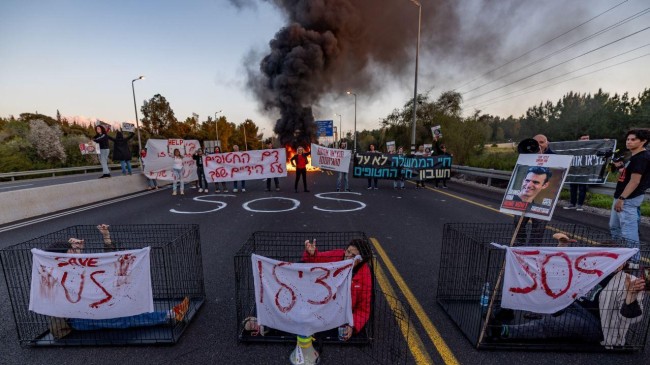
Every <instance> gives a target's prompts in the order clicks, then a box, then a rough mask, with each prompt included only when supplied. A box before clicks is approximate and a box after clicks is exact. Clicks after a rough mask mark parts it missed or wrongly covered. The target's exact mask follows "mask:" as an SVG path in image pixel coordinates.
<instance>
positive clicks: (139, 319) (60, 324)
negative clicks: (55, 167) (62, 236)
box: [45, 224, 190, 339]
mask: <svg viewBox="0 0 650 365" xmlns="http://www.w3.org/2000/svg"><path fill="white" fill-rule="evenodd" d="M97 229H98V230H99V232H100V233H101V234H102V237H103V241H104V250H108V251H114V250H115V245H114V243H113V242H112V240H111V238H110V232H109V225H107V224H100V225H98V226H97ZM84 247H85V240H84V239H79V238H75V237H70V238H69V239H68V241H67V242H55V243H53V244H51V245H49V246H48V247H47V248H46V249H45V251H48V252H60V253H69V254H82V253H83V250H84ZM189 306H190V299H189V298H188V297H185V298H184V299H183V301H181V302H180V303H179V304H177V305H175V306H174V307H172V308H171V309H169V310H166V311H154V312H146V313H142V314H137V315H133V316H129V317H118V318H109V319H82V318H67V319H66V318H56V317H49V324H50V326H49V327H50V331H51V332H52V335H53V336H54V337H55V338H57V339H61V338H63V337H65V336H67V335H69V334H70V333H71V332H72V330H77V331H93V330H100V329H125V328H132V327H149V326H158V325H166V324H174V323H177V322H182V321H183V320H184V319H185V315H186V313H187V311H188V309H189Z"/></svg>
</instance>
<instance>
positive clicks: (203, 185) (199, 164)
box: [192, 148, 208, 193]
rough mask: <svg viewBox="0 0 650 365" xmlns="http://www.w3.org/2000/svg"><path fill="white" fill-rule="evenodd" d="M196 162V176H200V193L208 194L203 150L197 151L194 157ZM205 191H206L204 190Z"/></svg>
mask: <svg viewBox="0 0 650 365" xmlns="http://www.w3.org/2000/svg"><path fill="white" fill-rule="evenodd" d="M192 158H193V159H194V162H196V175H197V176H198V182H197V184H198V185H199V193H202V192H203V191H205V192H206V193H207V192H208V182H207V181H206V180H205V171H204V169H203V160H204V156H203V150H202V149H200V148H199V149H197V150H196V152H195V153H194V155H192ZM204 189H205V190H204Z"/></svg>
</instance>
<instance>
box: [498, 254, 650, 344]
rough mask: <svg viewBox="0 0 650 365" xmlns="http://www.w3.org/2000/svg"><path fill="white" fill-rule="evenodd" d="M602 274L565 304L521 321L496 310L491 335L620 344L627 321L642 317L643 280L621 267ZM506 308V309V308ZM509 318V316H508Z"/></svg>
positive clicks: (499, 337)
mask: <svg viewBox="0 0 650 365" xmlns="http://www.w3.org/2000/svg"><path fill="white" fill-rule="evenodd" d="M625 265H626V264H623V265H621V266H620V267H619V268H618V269H617V270H616V271H615V272H613V273H612V274H610V275H608V276H607V277H605V278H603V280H602V281H601V282H600V283H598V284H597V285H596V286H595V287H594V288H592V289H591V290H590V291H589V293H587V294H586V295H584V296H582V297H580V298H578V299H576V300H575V301H574V302H573V303H571V305H569V306H568V307H567V308H565V309H563V310H561V311H559V312H556V313H553V314H544V315H541V316H540V318H539V319H535V320H532V321H528V322H524V323H521V324H506V323H504V322H503V321H502V320H501V319H500V318H499V315H498V314H497V315H496V316H495V318H493V319H492V321H491V322H492V323H491V324H490V325H489V329H490V335H491V337H492V338H493V339H549V338H580V339H583V340H587V341H593V342H598V341H600V344H601V345H602V346H605V348H608V349H611V348H613V347H614V346H624V345H625V337H626V335H627V331H628V329H629V327H630V325H632V324H634V323H637V322H639V321H641V320H642V318H643V309H642V308H643V299H644V290H645V280H644V279H643V278H636V277H635V276H633V275H631V274H628V273H626V272H625V271H623V268H624V267H625ZM507 311H508V310H506V312H507ZM510 319H512V318H510Z"/></svg>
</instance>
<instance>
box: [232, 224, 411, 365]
mask: <svg viewBox="0 0 650 365" xmlns="http://www.w3.org/2000/svg"><path fill="white" fill-rule="evenodd" d="M314 239H315V240H316V246H317V249H318V251H319V252H321V253H322V252H325V251H330V250H334V249H345V248H346V247H347V246H348V243H349V242H350V241H351V240H353V239H361V240H364V241H366V242H368V244H369V247H370V248H371V250H372V244H371V243H370V242H369V241H368V238H367V237H366V235H365V233H363V232H255V233H253V234H252V235H251V237H249V239H248V240H247V241H246V243H245V244H244V245H243V246H242V248H241V249H240V250H239V251H238V252H237V254H236V256H235V281H236V283H235V284H236V305H237V323H236V326H237V338H238V340H239V341H240V342H244V343H269V342H291V343H293V342H295V341H296V335H295V334H291V333H287V332H283V331H279V330H276V329H271V328H266V329H264V330H263V331H259V332H257V331H255V332H253V331H249V330H247V329H246V328H245V323H246V322H247V321H249V320H250V319H251V318H253V317H255V316H256V307H255V285H254V282H253V269H252V263H251V255H252V254H257V255H261V256H265V257H268V258H271V259H274V260H279V261H286V262H300V261H301V260H302V255H303V252H304V250H305V240H310V241H312V242H313V240H314ZM341 259H342V257H341ZM367 264H368V265H370V270H371V274H372V292H371V293H369V295H370V296H371V312H370V318H369V319H368V322H367V323H366V325H365V326H364V328H363V329H362V330H361V331H360V332H359V333H357V334H354V335H353V336H352V337H351V338H350V339H349V340H348V341H341V340H339V339H338V331H337V329H333V330H330V331H326V332H322V333H317V334H314V337H315V338H316V340H317V341H316V343H317V346H323V345H324V346H326V347H327V349H326V353H327V355H325V356H327V358H328V359H330V360H332V361H334V359H336V357H337V354H338V352H340V351H342V349H337V347H338V346H337V347H332V346H330V345H341V346H343V347H348V346H349V345H356V346H360V347H361V351H362V352H363V353H364V354H365V355H367V356H368V357H369V358H370V359H372V360H373V361H374V362H375V363H379V364H406V363H409V362H410V361H411V360H412V358H411V357H410V355H409V352H408V333H409V331H410V329H409V325H410V320H409V318H410V310H409V308H408V307H407V306H405V305H402V303H401V301H400V300H399V299H397V298H394V297H392V296H390V295H387V294H384V293H382V292H381V291H380V290H379V287H378V285H377V280H376V271H375V270H376V265H377V263H376V259H375V254H374V252H373V253H372V258H371V259H370V260H369V261H368V262H367Z"/></svg>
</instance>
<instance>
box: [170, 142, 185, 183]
mask: <svg viewBox="0 0 650 365" xmlns="http://www.w3.org/2000/svg"><path fill="white" fill-rule="evenodd" d="M172 158H173V159H174V160H173V166H172V173H173V175H174V183H173V185H172V195H176V185H178V183H179V181H180V191H181V195H185V181H183V156H182V155H181V151H180V150H179V149H178V148H175V149H174V155H173V156H172Z"/></svg>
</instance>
